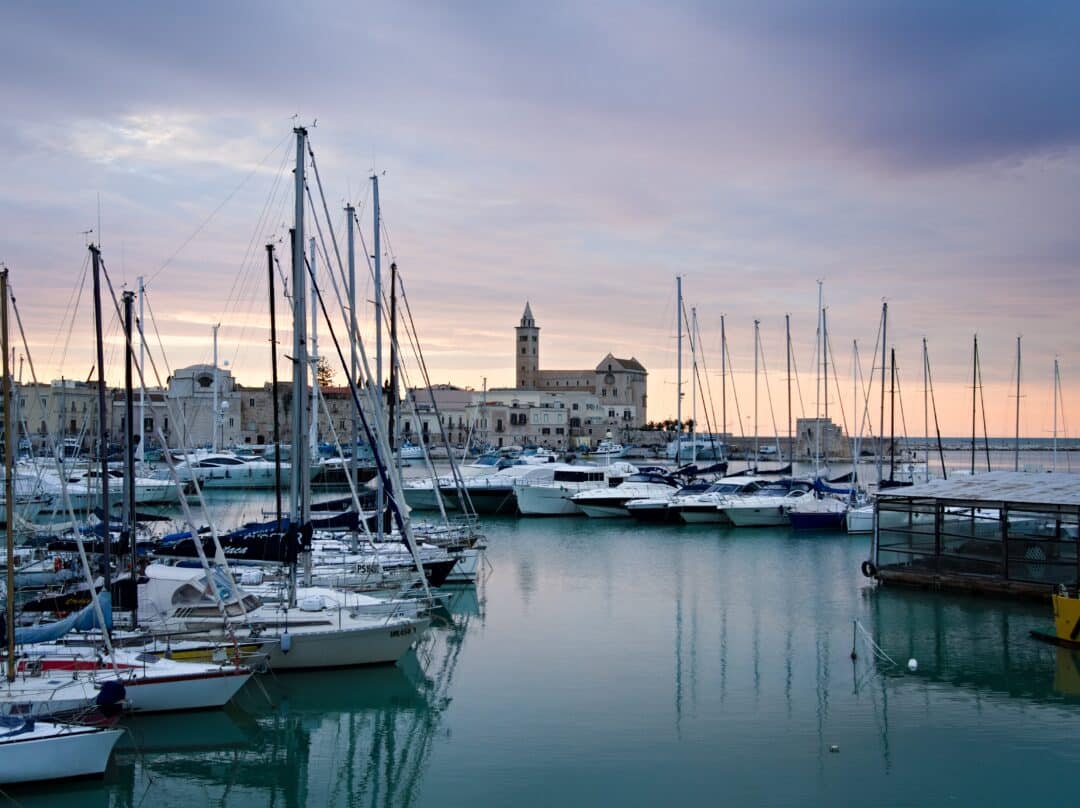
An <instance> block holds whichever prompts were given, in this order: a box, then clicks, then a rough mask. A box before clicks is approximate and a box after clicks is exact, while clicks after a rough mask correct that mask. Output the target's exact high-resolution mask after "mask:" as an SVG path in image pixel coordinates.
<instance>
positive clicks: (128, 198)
mask: <svg viewBox="0 0 1080 808" xmlns="http://www.w3.org/2000/svg"><path fill="white" fill-rule="evenodd" d="M4 6H5V10H4V25H3V26H2V27H0V46H2V49H3V50H2V52H3V53H4V54H5V79H4V81H3V82H0V102H2V103H3V108H4V109H6V110H8V113H7V115H6V122H5V123H6V125H5V126H4V127H3V128H0V161H2V164H3V170H4V181H3V182H2V183H0V215H2V217H3V221H4V226H3V227H2V228H0V262H3V263H4V264H5V265H6V266H7V267H8V268H9V270H10V278H11V284H12V288H13V290H14V294H15V297H16V301H17V307H18V310H19V315H20V317H21V318H22V320H23V324H24V326H25V330H26V334H27V342H28V344H29V358H30V359H32V361H33V363H34V370H35V371H36V373H37V376H38V378H40V379H51V378H58V377H60V376H65V377H68V378H86V377H87V375H88V374H89V373H90V370H91V369H92V367H93V365H94V356H93V338H92V334H93V331H92V321H91V319H90V295H89V291H90V280H89V278H88V276H87V274H86V271H87V270H86V266H87V250H86V245H87V243H88V239H93V240H95V241H100V243H101V246H102V252H103V255H104V259H105V264H106V267H107V270H108V273H109V277H110V279H111V280H112V281H113V283H114V285H115V287H116V288H117V290H119V289H120V287H124V288H134V287H135V283H136V278H137V277H139V276H143V277H144V278H145V279H146V288H147V294H146V301H147V303H148V304H149V306H150V309H149V310H148V311H147V312H146V315H145V318H144V322H146V328H147V330H148V332H150V331H151V330H152V332H153V333H152V335H150V336H151V338H150V342H151V344H152V346H153V348H152V351H151V353H152V355H154V356H155V362H156V365H157V371H158V373H159V374H160V375H161V377H162V378H164V377H165V376H166V375H167V374H168V371H169V369H170V368H175V367H181V366H184V365H188V364H192V363H195V362H209V361H210V359H211V356H212V348H211V327H212V326H213V325H214V324H215V323H221V329H220V332H219V356H220V357H221V359H222V362H226V361H227V362H228V363H229V367H230V369H231V370H232V371H233V372H234V374H235V375H236V376H237V378H238V379H239V380H240V381H241V382H243V383H247V384H259V383H261V382H262V381H263V380H265V379H267V378H268V377H269V345H268V338H269V332H268V316H267V313H266V312H267V282H266V269H265V252H264V248H263V245H264V244H265V243H266V242H267V241H268V240H273V241H277V243H278V249H280V250H282V251H283V258H284V257H285V255H284V253H285V252H287V249H286V245H285V243H284V239H287V228H288V226H289V223H290V221H291V216H292V213H291V211H292V189H291V177H292V175H291V164H290V162H289V161H290V159H291V150H292V148H293V145H292V128H293V126H295V125H297V124H298V123H299V124H303V125H305V126H307V127H308V129H309V131H310V136H311V143H312V147H313V149H314V151H315V155H316V161H317V164H318V168H319V172H320V176H321V178H322V182H323V184H324V190H325V196H326V199H327V205H328V207H329V209H330V212H331V222H332V223H333V225H334V228H335V232H336V234H337V237H338V238H339V240H343V238H344V235H343V234H344V214H343V207H344V205H345V204H346V203H347V202H352V203H354V204H355V205H356V206H357V208H358V209H359V211H360V213H359V216H360V217H361V222H362V225H361V227H362V229H361V232H362V233H364V238H365V239H366V246H367V248H368V249H371V246H372V245H371V231H372V227H371V183H370V180H369V177H370V176H371V175H372V173H373V172H374V173H377V174H378V176H379V182H380V198H381V202H382V213H383V222H384V228H385V233H386V235H387V237H386V238H384V240H383V244H382V247H383V253H384V255H385V256H386V259H387V260H386V261H385V263H384V267H385V266H386V265H387V264H388V263H389V261H390V260H395V261H396V262H397V264H398V266H399V268H400V270H401V273H402V280H403V283H404V285H405V289H406V295H407V297H408V301H409V306H410V308H411V311H412V314H413V317H414V320H415V322H416V327H417V331H418V333H419V337H420V339H421V341H422V345H423V349H424V353H425V358H426V362H427V367H428V370H429V372H430V375H431V378H432V381H434V382H452V383H456V384H459V385H468V386H473V387H476V388H480V387H481V386H482V385H483V384H484V380H485V379H486V383H487V384H488V386H492V387H494V386H504V385H511V384H513V379H514V364H513V350H514V342H513V327H514V326H515V325H517V323H518V320H519V318H520V317H521V313H522V310H523V308H524V304H525V302H526V301H529V302H530V304H531V307H532V310H533V313H534V314H535V316H536V320H537V323H538V325H540V326H541V328H542V330H541V366H542V367H546V368H575V367H591V366H594V365H596V364H597V363H598V362H599V361H600V359H601V358H603V356H605V355H606V354H607V353H608V352H609V351H610V352H612V353H614V354H615V355H616V356H624V357H629V356H634V357H636V358H637V359H639V360H640V361H641V362H642V363H643V364H644V365H645V366H646V368H647V369H648V370H649V412H648V417H649V418H650V419H652V420H661V419H664V418H668V417H673V416H674V414H675V399H676V383H675V381H676V371H675V364H676V361H675V357H676V350H675V348H676V339H675V319H676V318H675V308H676V307H675V276H676V275H680V276H682V277H683V287H684V302H685V306H686V309H687V311H688V312H689V311H690V310H691V308H693V309H694V310H695V311H696V316H697V321H698V328H699V331H700V339H699V340H698V342H697V346H698V348H699V351H698V361H699V368H700V376H701V379H702V382H703V384H706V385H707V386H708V387H709V388H710V389H711V393H712V400H713V402H714V404H713V410H714V411H715V412H716V413H717V414H719V412H720V410H721V404H720V399H721V389H722V387H724V386H725V385H724V384H723V382H724V378H722V375H721V361H720V354H721V340H720V320H721V316H723V318H724V325H725V331H726V334H727V337H728V340H727V344H728V350H729V352H730V354H731V363H730V370H731V373H730V375H729V376H728V377H727V378H726V381H727V385H726V386H727V389H728V395H729V397H730V398H729V403H728V410H729V413H728V424H727V426H728V429H729V430H731V431H735V432H739V431H741V430H740V428H739V420H741V421H742V423H743V425H744V427H747V428H748V427H750V426H751V424H752V417H750V416H751V414H752V412H753V397H754V374H753V367H754V354H755V351H754V337H753V334H754V321H755V320H759V321H760V330H761V353H760V355H759V361H758V364H759V374H758V391H759V393H758V396H759V407H758V413H759V420H758V423H759V432H761V433H763V434H767V433H770V432H772V431H773V430H774V427H773V421H774V420H775V422H776V424H777V428H778V429H779V431H780V432H783V431H784V430H785V428H786V427H785V425H784V422H785V421H786V406H787V405H786V384H785V355H786V350H785V348H786V344H785V332H784V317H785V315H786V314H789V315H790V317H791V328H792V343H793V349H792V354H793V357H794V359H795V366H796V369H797V371H798V376H799V380H798V385H797V390H798V389H801V397H799V398H801V403H800V402H796V404H795V405H794V409H795V413H796V416H798V415H800V414H806V415H812V414H813V412H814V411H815V409H816V407H815V398H816V396H815V392H814V391H815V387H816V384H815V373H814V369H815V366H817V365H819V364H820V360H817V359H816V358H815V357H817V356H818V354H817V352H816V350H815V344H816V342H817V339H816V336H817V334H816V329H817V319H818V318H817V301H818V281H821V282H822V289H823V299H824V303H825V306H826V309H827V322H828V333H829V341H830V344H831V354H832V355H831V357H830V359H829V363H830V365H831V364H832V362H833V361H834V360H835V362H836V366H837V374H838V375H837V378H836V379H835V381H831V382H830V387H829V390H830V392H829V400H830V414H835V413H837V411H838V410H839V409H840V408H843V409H844V418H845V419H846V420H847V421H848V422H849V425H855V424H856V422H857V420H858V419H857V418H856V417H855V415H854V413H855V411H856V410H861V409H862V407H863V404H861V403H859V404H857V403H856V402H857V401H859V400H860V399H861V400H863V401H865V400H871V401H873V400H875V399H876V398H877V396H878V394H879V392H880V391H879V389H878V388H877V387H875V388H874V389H872V390H870V392H869V393H867V392H866V391H865V390H864V391H862V392H856V389H855V385H854V383H853V381H852V372H853V360H852V356H853V344H854V343H856V342H857V344H858V349H859V352H860V356H861V360H862V376H863V378H864V379H865V378H869V377H870V376H871V375H875V376H876V375H877V374H878V373H879V372H880V365H881V361H880V358H877V359H876V361H875V359H874V358H873V357H874V356H875V355H876V354H878V352H879V351H880V345H877V346H876V345H875V343H876V342H877V341H878V339H879V337H878V328H879V322H880V316H881V305H882V302H884V301H887V302H888V305H889V318H888V325H887V346H888V347H890V348H891V347H895V349H896V357H897V367H898V377H899V380H900V390H901V393H902V397H901V401H902V403H903V408H904V413H903V416H902V420H903V423H904V424H905V425H906V429H905V431H906V432H907V433H909V434H913V435H921V434H922V432H923V429H924V425H923V411H924V409H923V402H924V396H923V390H924V385H923V360H922V340H923V338H924V337H925V338H926V340H927V346H928V353H929V358H930V366H931V371H932V379H933V386H934V394H935V395H934V401H935V403H936V406H937V411H938V417H939V420H940V426H941V431H942V433H943V434H947V435H964V434H970V432H971V419H972V416H971V409H972V355H973V338H974V337H975V335H978V340H979V353H980V366H981V393H982V401H983V402H984V404H985V413H986V415H985V420H986V428H987V431H988V432H989V433H990V434H992V435H1006V436H1007V435H1011V434H1012V433H1013V430H1014V420H1015V407H1016V398H1015V395H1016V393H1015V385H1016V340H1017V337H1018V336H1022V357H1023V358H1022V373H1021V382H1022V388H1021V399H1020V401H1021V431H1022V432H1023V433H1024V434H1025V435H1029V436H1032V437H1047V436H1049V435H1050V433H1051V430H1052V428H1053V406H1052V400H1053V399H1052V395H1051V393H1052V367H1053V362H1054V360H1055V358H1058V360H1059V362H1060V368H1061V378H1062V393H1061V399H1060V409H1061V412H1060V413H1059V430H1062V432H1063V433H1068V434H1073V430H1075V428H1076V427H1074V426H1072V425H1073V424H1076V423H1077V418H1078V417H1080V413H1078V411H1077V406H1078V404H1077V402H1080V367H1078V364H1080V363H1078V361H1077V360H1078V358H1080V334H1078V331H1077V329H1076V327H1075V321H1076V318H1075V308H1076V304H1077V301H1078V299H1080V297H1078V292H1080V273H1078V271H1077V268H1078V264H1080V228H1078V227H1077V225H1076V223H1077V221H1078V213H1080V182H1078V180H1080V49H1077V48H1076V47H1075V43H1076V41H1077V40H1078V39H1080V6H1077V5H1076V4H1074V3H1066V2H1060V3H1059V2H1052V1H1048V2H1043V3H1035V4H1032V3H1023V2H1016V3H1012V2H994V0H989V1H988V2H985V3H978V4H976V3H955V4H947V3H939V2H910V1H908V2H869V1H864V0H849V1H846V2H841V1H839V0H822V1H821V2H813V3H811V2H790V3H776V2H768V1H766V2H762V1H761V0H756V1H755V2H737V1H735V0H733V1H732V2H726V3H715V2H711V3H700V2H665V3H635V2H627V1H625V0H623V1H620V2H606V1H605V0H598V2H585V3H582V2H566V3H563V2H552V3H542V4H538V3H529V4H526V3H513V2H507V3H494V2H492V3H486V2H462V3H454V4H436V3H423V2H420V3H415V2H397V3H392V4H389V3H388V4H341V3H318V2H315V3H304V4H296V3H284V2H265V3H264V2H258V3H256V2H252V3H244V2H236V3H227V4H219V3H208V2H199V1H198V0H196V1H195V2H188V3H185V4H183V5H182V7H181V6H170V7H168V8H167V9H166V8H165V7H160V6H155V5H154V4H145V3H137V2H131V3H125V2H102V3H98V4H85V3H63V2H60V3H49V4H42V3H31V2H21V1H20V0H8V2H6V3H5V4H4ZM313 190H314V192H315V193H316V194H317V193H318V189H317V188H315V189H313ZM316 199H318V196H316ZM320 205H321V202H320ZM308 227H309V230H310V228H311V223H309V225H308ZM323 227H324V228H327V225H326V223H325V222H324V223H323ZM88 230H93V231H94V232H93V233H91V234H87V233H86V231H88ZM324 232H326V231H325V230H324ZM327 238H329V235H328V234H327ZM342 244H343V241H342ZM319 261H320V263H325V262H323V261H322V258H320V259H319ZM283 266H284V267H285V268H286V270H287V262H286V263H284V264H283ZM361 269H362V270H363V271H362V275H363V277H364V278H365V279H366V277H367V266H366V263H365V264H364V265H363V266H362V267H361ZM323 271H324V272H325V271H326V270H325V268H324V270H323ZM363 286H364V288H363V290H362V291H363V293H364V294H363V297H364V299H365V300H370V299H371V297H372V290H371V286H370V281H369V280H365V282H364V284H363ZM280 307H281V306H280V304H279V308H280ZM358 313H359V314H360V315H361V319H362V321H363V322H364V326H363V328H364V332H365V334H367V335H368V336H369V337H370V334H371V326H370V324H371V320H372V312H371V306H370V305H367V304H365V305H362V306H358ZM112 319H113V320H115V317H114V318H112ZM287 326H288V321H287V318H285V317H282V316H279V328H282V329H287ZM107 332H108V344H109V348H110V350H109V352H108V355H107V359H106V367H107V372H108V375H109V377H110V379H111V380H113V381H119V379H120V378H121V373H122V370H121V366H120V352H119V351H118V350H117V347H118V344H119V337H118V335H117V330H116V323H115V322H111V323H110V324H109V325H108V327H107ZM324 340H325V333H324ZM369 341H370V340H369ZM324 345H325V342H324ZM285 347H286V346H283V348H282V350H283V352H285V353H287V352H288V351H287V350H286V349H285ZM684 351H685V353H686V354H687V361H689V348H688V347H686V348H685V349H684ZM17 352H18V354H19V356H20V357H23V358H24V359H25V358H26V356H25V354H26V352H25V350H24V348H23V346H22V345H21V342H20V344H19V348H18V351H17ZM410 361H411V360H410ZM22 364H23V365H24V367H23V369H22V373H23V375H24V380H25V379H26V378H28V377H29V373H30V371H29V368H28V366H26V365H25V362H24V363H22ZM410 367H412V368H413V371H412V373H411V375H410V378H411V380H412V381H414V382H418V381H419V378H418V375H417V374H416V372H415V363H413V364H411V365H410ZM761 368H764V370H763V371H762V370H761ZM685 375H686V376H687V377H688V376H689V373H688V372H687V373H686V374H685ZM147 376H148V382H149V383H152V382H153V380H154V377H153V373H152V372H151V371H150V369H149V368H148V369H147ZM338 378H339V380H340V379H341V378H342V377H341V376H340V375H339V376H338ZM875 384H877V382H875ZM736 395H737V397H738V414H737V415H736V414H734V413H733V412H732V411H733V410H735V402H734V398H735V396H736ZM770 397H771V400H772V402H771V408H770V405H769V401H768V399H769V398H770ZM690 398H691V390H690V388H689V383H688V382H687V384H686V387H685V388H684V401H685V409H687V410H689V409H690V404H689V402H690ZM698 409H699V412H698V416H699V422H702V423H703V422H704V417H703V416H702V414H701V412H700V410H701V409H703V405H700V404H699V406H698ZM770 412H771V413H772V415H771V414H770ZM686 415H687V413H686V412H684V417H686ZM748 417H749V422H748ZM900 420H901V418H900V416H898V421H900ZM849 428H851V427H850V426H849ZM856 428H857V427H856ZM932 429H933V427H932V426H931V431H932ZM982 429H983V427H982V417H981V414H980V416H979V417H978V431H979V432H980V433H981V432H982Z"/></svg>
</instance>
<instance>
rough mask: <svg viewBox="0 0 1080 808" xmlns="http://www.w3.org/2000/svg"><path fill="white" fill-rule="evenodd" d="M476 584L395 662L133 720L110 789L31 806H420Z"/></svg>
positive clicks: (56, 794)
mask: <svg viewBox="0 0 1080 808" xmlns="http://www.w3.org/2000/svg"><path fill="white" fill-rule="evenodd" d="M483 608H484V598H483V593H482V589H481V590H480V591H478V590H477V588H476V587H470V588H468V589H461V590H458V591H457V592H455V593H454V594H453V597H452V598H451V600H450V602H449V606H448V608H446V609H445V610H443V611H442V613H441V614H440V615H439V616H438V618H437V619H436V621H435V622H434V624H433V628H432V630H431V631H429V632H428V634H427V636H426V637H425V639H424V641H423V642H422V643H420V644H419V646H418V647H417V648H416V649H415V650H414V651H411V652H410V653H409V654H408V655H407V656H406V657H405V658H404V659H402V660H401V661H400V662H399V663H398V664H397V665H395V666H381V667H376V668H365V669H352V670H336V671H316V672H310V673H289V674H278V675H267V676H262V677H258V678H257V679H254V680H252V682H251V683H249V684H248V685H247V686H246V687H245V688H244V690H242V691H241V692H240V693H239V694H238V695H237V698H236V699H235V700H234V702H233V703H232V704H230V705H229V707H228V708H227V709H226V710H224V711H217V712H200V713H188V714H174V715H153V716H140V717H134V718H131V719H127V720H125V726H126V728H127V729H128V733H127V735H126V736H125V737H124V738H123V739H122V740H121V742H120V744H119V745H118V747H117V750H116V752H115V754H114V758H113V762H112V764H111V765H110V767H109V770H108V772H107V774H106V779H105V781H104V782H103V783H84V784H77V785H75V786H70V785H69V786H63V785H57V786H51V787H44V788H38V789H34V790H30V791H28V792H27V793H25V794H22V795H20V796H19V799H20V801H21V802H22V803H23V804H33V805H39V804H40V805H52V804H56V805H60V804H65V805H67V806H70V800H71V798H72V796H73V795H75V794H77V795H78V800H79V804H80V805H84V804H85V805H93V804H101V805H112V806H136V805H146V804H153V803H158V804H165V805H180V804H192V805H204V804H220V805H230V804H238V805H276V806H285V807H286V808H303V806H307V805H330V804H332V805H355V806H365V805H371V806H375V805H395V806H399V805H400V806H409V805H413V804H415V802H416V801H417V799H418V797H419V792H420V789H421V786H422V782H423V774H424V771H425V768H426V765H427V762H428V759H429V756H430V754H431V750H432V746H433V743H434V742H435V740H436V739H437V738H438V737H439V735H440V726H441V723H442V716H443V713H444V711H445V710H446V708H447V706H448V705H449V704H450V701H451V698H452V696H451V688H452V684H453V680H454V672H455V669H456V667H457V664H458V661H459V659H460V656H461V653H462V649H463V648H464V646H465V639H466V636H467V633H468V628H469V625H470V623H471V621H473V620H482V619H483Z"/></svg>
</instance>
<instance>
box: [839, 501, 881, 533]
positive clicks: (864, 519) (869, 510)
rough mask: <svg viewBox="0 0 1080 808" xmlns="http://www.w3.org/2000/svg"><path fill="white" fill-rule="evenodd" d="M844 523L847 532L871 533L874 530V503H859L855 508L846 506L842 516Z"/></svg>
mask: <svg viewBox="0 0 1080 808" xmlns="http://www.w3.org/2000/svg"><path fill="white" fill-rule="evenodd" d="M844 524H845V526H846V527H847V532H848V533H873V532H874V503H872V502H871V503H869V504H867V505H860V506H859V507H857V508H848V511H847V514H846V515H845V516H844Z"/></svg>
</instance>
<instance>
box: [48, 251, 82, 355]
mask: <svg viewBox="0 0 1080 808" xmlns="http://www.w3.org/2000/svg"><path fill="white" fill-rule="evenodd" d="M89 267H90V251H89V250H87V252H86V256H85V257H84V258H83V265H82V274H81V276H80V279H79V285H78V291H77V292H76V291H74V290H73V291H72V296H71V297H70V298H68V305H67V308H66V309H65V310H64V316H65V320H64V321H63V322H62V323H60V324H59V325H61V326H63V324H64V323H66V324H67V335H66V336H65V337H64V347H63V350H62V351H61V352H60V359H59V361H54V357H53V354H52V350H51V349H50V352H49V359H48V361H49V364H50V365H53V366H54V367H60V368H63V367H64V365H65V364H67V354H68V349H69V348H70V347H71V335H72V333H73V332H74V330H75V322H76V320H77V319H78V316H79V305H80V303H81V302H82V296H83V292H84V291H85V290H86V279H87V278H88V277H89V276H90V273H89ZM73 302H74V308H72V303H73ZM68 311H70V312H71V315H70V316H68ZM55 344H56V342H55V341H54V342H53V345H54V346H55Z"/></svg>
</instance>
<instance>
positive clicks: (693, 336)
mask: <svg viewBox="0 0 1080 808" xmlns="http://www.w3.org/2000/svg"><path fill="white" fill-rule="evenodd" d="M697 336H698V332H697V306H691V307H690V462H691V463H696V462H697Z"/></svg>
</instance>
